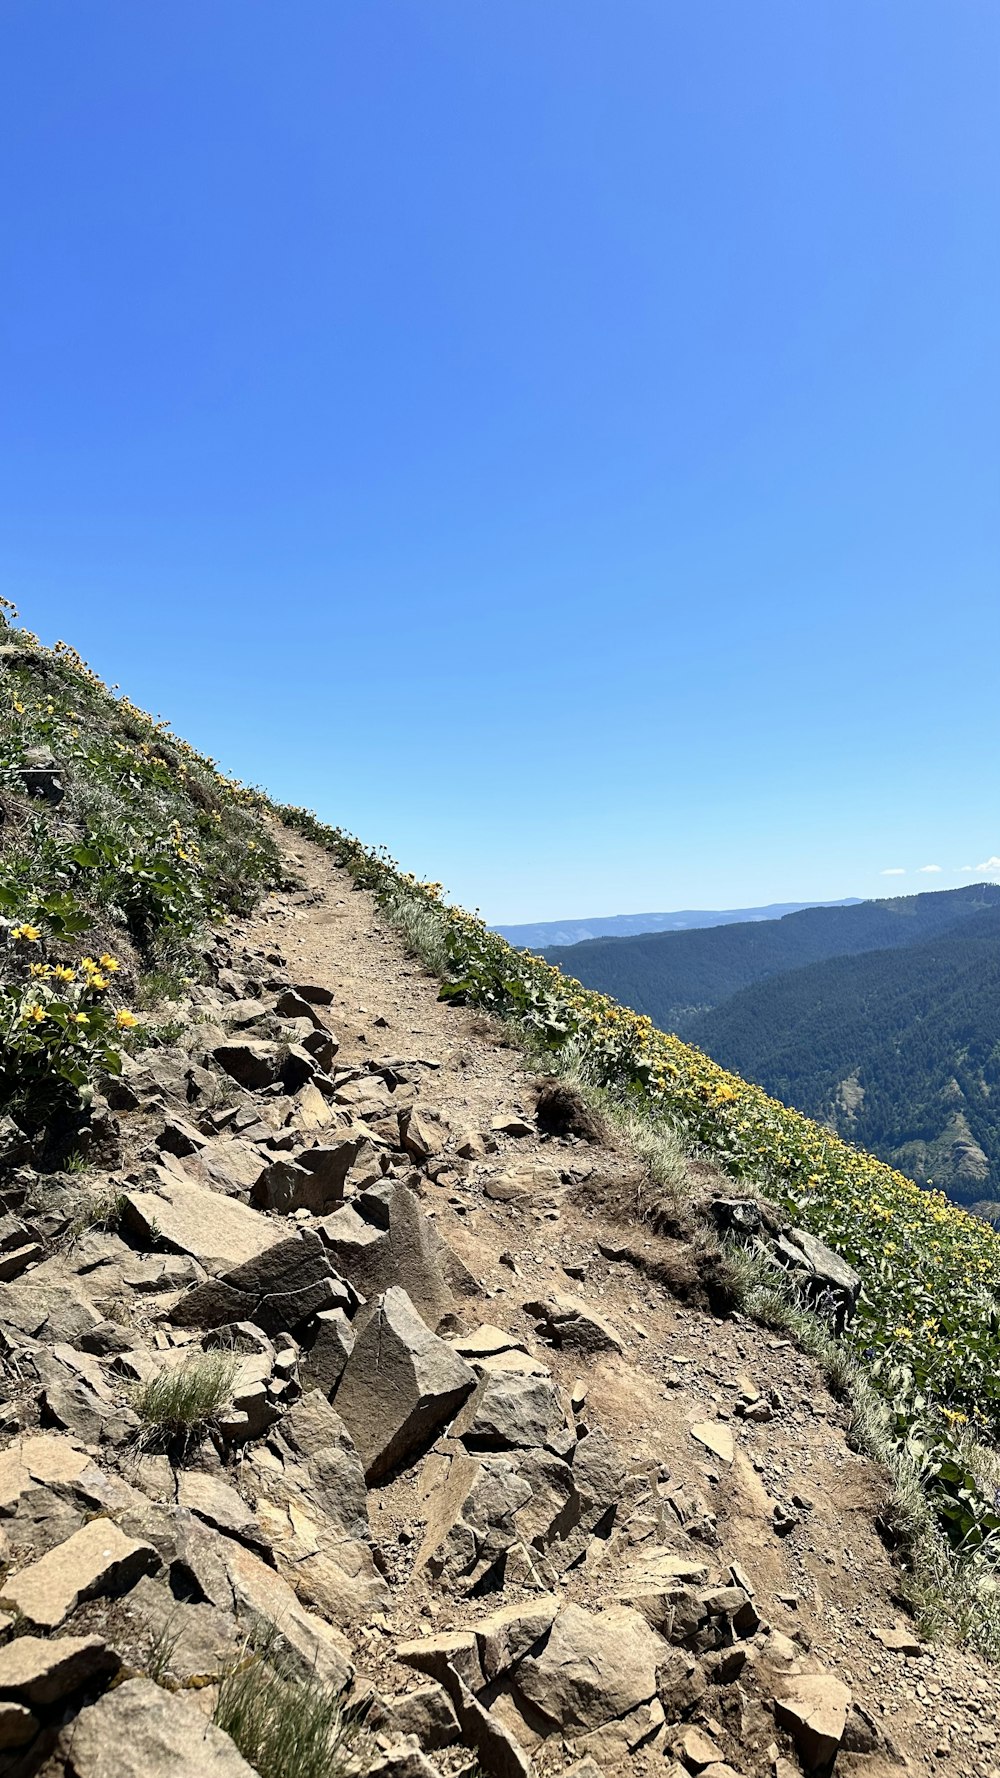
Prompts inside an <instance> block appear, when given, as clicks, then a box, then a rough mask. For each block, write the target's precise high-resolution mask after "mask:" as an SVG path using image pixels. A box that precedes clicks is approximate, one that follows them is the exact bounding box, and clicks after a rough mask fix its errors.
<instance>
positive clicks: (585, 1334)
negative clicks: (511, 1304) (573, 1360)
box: [524, 1291, 624, 1353]
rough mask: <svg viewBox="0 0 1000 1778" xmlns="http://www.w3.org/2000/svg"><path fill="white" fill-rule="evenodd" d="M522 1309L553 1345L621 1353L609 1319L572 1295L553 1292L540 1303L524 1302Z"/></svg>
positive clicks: (585, 1350) (572, 1348)
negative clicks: (531, 1316)
mask: <svg viewBox="0 0 1000 1778" xmlns="http://www.w3.org/2000/svg"><path fill="white" fill-rule="evenodd" d="M524 1308H525V1312H526V1313H527V1314H528V1315H533V1316H535V1317H536V1319H537V1320H538V1321H540V1322H541V1323H542V1327H543V1332H544V1334H545V1337H546V1339H549V1340H551V1341H552V1344H553V1345H554V1346H558V1347H561V1348H562V1347H566V1348H569V1349H571V1350H572V1351H575V1352H619V1353H620V1352H622V1351H623V1350H624V1348H623V1346H622V1342H621V1340H620V1338H619V1336H618V1334H617V1333H616V1332H615V1330H614V1328H613V1327H612V1326H611V1324H610V1322H607V1321H605V1320H604V1319H603V1317H602V1316H600V1315H598V1314H597V1312H596V1310H594V1309H590V1308H588V1306H587V1304H586V1303H584V1302H582V1301H581V1299H580V1298H579V1297H576V1296H564V1295H563V1294H562V1293H561V1292H558V1291H556V1292H554V1293H553V1294H552V1295H551V1296H548V1297H545V1298H544V1300H543V1301H541V1302H530V1303H525V1305H524Z"/></svg>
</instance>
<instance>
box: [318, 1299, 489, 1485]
mask: <svg viewBox="0 0 1000 1778" xmlns="http://www.w3.org/2000/svg"><path fill="white" fill-rule="evenodd" d="M475 1382H476V1377H475V1372H474V1371H472V1370H470V1368H469V1366H468V1365H467V1364H466V1363H465V1361H464V1359H461V1358H459V1357H458V1355H457V1353H455V1352H453V1351H452V1350H451V1348H450V1347H449V1346H447V1345H446V1344H445V1342H444V1340H439V1339H438V1338H437V1336H436V1335H435V1334H433V1333H431V1331H430V1328H429V1327H427V1325H426V1323H425V1322H423V1321H421V1319H420V1316H419V1315H418V1314H417V1312H416V1310H415V1309H414V1307H413V1304H412V1303H411V1301H410V1299H409V1297H408V1296H407V1294H406V1292H405V1291H404V1290H400V1289H399V1288H398V1287H394V1288H393V1289H391V1290H387V1291H386V1293H385V1295H384V1297H383V1298H382V1299H381V1302H380V1303H379V1304H378V1306H377V1308H376V1310H375V1313H374V1314H373V1315H372V1318H371V1320H370V1321H369V1322H368V1325H367V1327H366V1328H365V1329H364V1332H363V1333H362V1334H361V1335H360V1337H359V1339H358V1341H357V1343H356V1345H355V1347H354V1350H353V1352H352V1353H351V1356H350V1358H349V1359H348V1361H347V1366H346V1368H345V1370H344V1374H343V1377H342V1379H341V1383H340V1388H339V1389H338V1391H337V1412H338V1413H339V1414H340V1415H341V1417H342V1419H343V1421H344V1423H345V1425H346V1426H347V1429H348V1431H349V1432H350V1434H351V1436H352V1438H353V1439H354V1442H355V1444H356V1445H357V1447H358V1450H359V1452H360V1454H361V1458H362V1462H363V1464H364V1469H365V1476H366V1479H367V1480H368V1481H369V1482H371V1481H374V1480H377V1479H378V1478H380V1477H381V1476H384V1475H386V1474H387V1473H388V1472H389V1471H390V1470H391V1469H393V1468H395V1467H396V1466H397V1465H398V1464H399V1463H401V1462H403V1461H404V1460H405V1459H406V1458H408V1457H413V1456H414V1455H415V1454H416V1453H417V1452H418V1451H419V1450H421V1449H422V1448H423V1447H424V1446H425V1445H427V1444H428V1443H429V1442H430V1440H431V1439H432V1438H433V1436H434V1434H435V1433H436V1432H437V1431H438V1430H439V1429H440V1427H441V1426H443V1425H444V1424H445V1423H446V1422H447V1421H448V1420H450V1419H451V1417H452V1415H453V1414H454V1413H455V1411H456V1409H457V1408H459V1407H460V1406H461V1404H462V1402H463V1401H464V1400H465V1398H466V1396H467V1395H469V1394H470V1393H471V1391H472V1390H473V1388H474V1387H475Z"/></svg>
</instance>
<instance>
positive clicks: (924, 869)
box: [920, 864, 941, 877]
mask: <svg viewBox="0 0 1000 1778" xmlns="http://www.w3.org/2000/svg"><path fill="white" fill-rule="evenodd" d="M940 870H941V866H940V865H939V864H922V865H921V866H920V874H921V876H924V877H928V876H934V875H935V874H936V873H937V872H939V871H940Z"/></svg>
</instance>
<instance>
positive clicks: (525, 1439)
mask: <svg viewBox="0 0 1000 1778" xmlns="http://www.w3.org/2000/svg"><path fill="white" fill-rule="evenodd" d="M565 1429H566V1415H565V1413H564V1411H563V1408H562V1405H561V1403H560V1401H559V1392H558V1390H557V1389H556V1386H555V1384H554V1383H553V1382H552V1379H551V1378H550V1377H533V1376H518V1375H516V1374H510V1373H504V1372H500V1373H499V1375H487V1376H486V1377H484V1378H483V1381H482V1382H481V1383H480V1385H479V1387H478V1389H477V1390H476V1393H475V1394H474V1395H473V1396H472V1398H471V1400H470V1401H469V1402H468V1403H467V1404H466V1406H465V1408H464V1409H463V1411H462V1413H461V1414H460V1415H459V1417H458V1419H457V1420H456V1422H455V1425H454V1426H453V1428H452V1435H453V1437H455V1438H460V1439H461V1440H462V1441H463V1443H464V1444H466V1445H467V1446H468V1447H469V1449H470V1450H479V1451H505V1450H511V1449H515V1448H517V1447H518V1446H524V1447H525V1448H529V1447H531V1446H536V1445H547V1444H549V1443H550V1441H551V1440H552V1438H554V1437H555V1436H556V1434H557V1433H560V1432H564V1431H565Z"/></svg>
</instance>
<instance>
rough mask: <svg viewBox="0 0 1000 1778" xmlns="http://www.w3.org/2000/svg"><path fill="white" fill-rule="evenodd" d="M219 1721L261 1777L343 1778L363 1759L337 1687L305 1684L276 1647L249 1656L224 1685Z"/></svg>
mask: <svg viewBox="0 0 1000 1778" xmlns="http://www.w3.org/2000/svg"><path fill="white" fill-rule="evenodd" d="M213 1720H214V1721H215V1723H216V1724H217V1726H218V1727H219V1728H220V1729H224V1730H225V1732H226V1734H227V1735H229V1736H231V1737H232V1740H233V1741H234V1742H235V1744H236V1746H237V1747H238V1748H239V1750H240V1752H241V1753H242V1755H243V1757H244V1759H245V1760H246V1761H247V1763H248V1764H249V1765H251V1766H252V1767H253V1769H254V1771H255V1772H259V1773H260V1778H340V1774H342V1773H344V1772H346V1771H347V1770H348V1767H349V1768H350V1770H351V1771H352V1772H358V1771H361V1770H363V1766H362V1765H361V1763H360V1762H359V1760H358V1749H357V1733H358V1730H357V1725H356V1722H355V1721H354V1720H352V1718H351V1716H350V1715H349V1714H348V1713H347V1712H346V1711H345V1708H344V1704H343V1700H342V1698H341V1697H340V1695H339V1694H338V1693H337V1692H335V1691H334V1690H333V1689H332V1687H330V1686H327V1685H324V1684H323V1683H322V1682H321V1681H320V1680H318V1679H315V1678H309V1679H302V1678H300V1677H299V1676H298V1675H297V1674H295V1673H294V1672H293V1671H291V1670H290V1669H289V1668H288V1667H287V1666H286V1665H285V1664H284V1663H282V1662H281V1661H280V1660H278V1659H277V1658H276V1657H275V1655H274V1653H273V1648H272V1646H271V1645H270V1644H269V1643H267V1642H265V1645H264V1647H263V1648H261V1649H258V1650H257V1651H256V1652H252V1653H251V1652H248V1653H247V1655H246V1656H245V1657H244V1659H243V1660H242V1661H240V1662H239V1663H238V1664H237V1665H236V1666H235V1667H233V1668H232V1669H231V1670H230V1671H229V1672H228V1673H227V1674H226V1675H225V1676H224V1678H223V1680H222V1683H221V1685H220V1686H219V1696H218V1701H217V1703H216V1706H215V1715H214V1718H213Z"/></svg>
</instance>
